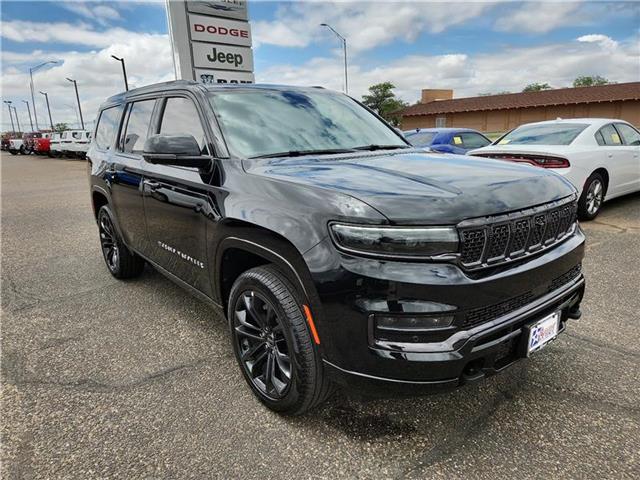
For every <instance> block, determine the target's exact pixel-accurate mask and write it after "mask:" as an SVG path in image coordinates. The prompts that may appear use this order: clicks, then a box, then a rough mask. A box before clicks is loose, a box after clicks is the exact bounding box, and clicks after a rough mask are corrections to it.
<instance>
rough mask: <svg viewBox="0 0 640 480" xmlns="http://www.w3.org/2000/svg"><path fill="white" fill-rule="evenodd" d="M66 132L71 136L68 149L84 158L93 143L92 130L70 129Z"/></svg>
mask: <svg viewBox="0 0 640 480" xmlns="http://www.w3.org/2000/svg"><path fill="white" fill-rule="evenodd" d="M65 133H68V134H70V136H71V144H70V145H69V147H68V149H67V151H69V152H72V153H75V154H76V155H77V156H79V157H80V158H84V157H85V155H86V154H87V150H89V144H90V143H91V132H89V131H88V130H70V131H69V132H65Z"/></svg>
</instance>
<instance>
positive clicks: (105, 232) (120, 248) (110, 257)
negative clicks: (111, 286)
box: [98, 205, 144, 279]
mask: <svg viewBox="0 0 640 480" xmlns="http://www.w3.org/2000/svg"><path fill="white" fill-rule="evenodd" d="M98 232H99V233H100V248H101V250H102V256H103V257H104V261H105V263H106V264H107V268H108V269H109V272H111V275H113V276H114V277H116V278H119V279H125V278H133V277H137V276H139V275H140V274H141V273H142V271H143V270H144V260H143V259H142V258H141V257H139V256H138V255H136V254H135V253H133V252H132V251H130V250H129V249H128V248H127V247H126V245H125V244H124V243H123V241H122V239H121V238H120V236H119V234H118V230H117V229H116V228H115V225H114V223H113V217H112V216H111V211H110V210H109V207H107V206H106V205H104V206H102V207H100V211H99V212H98Z"/></svg>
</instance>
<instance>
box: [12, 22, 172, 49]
mask: <svg viewBox="0 0 640 480" xmlns="http://www.w3.org/2000/svg"><path fill="white" fill-rule="evenodd" d="M0 36H2V37H3V38H6V39H7V40H13V41H14V42H20V43H26V42H35V43H50V42H54V43H63V44H71V45H84V46H89V47H108V46H109V45H113V44H118V43H132V42H135V41H138V40H139V39H140V38H143V39H154V38H155V39H161V38H166V37H167V36H166V35H158V34H152V33H136V32H132V31H129V30H125V29H123V28H109V29H107V30H103V31H98V30H94V29H93V28H92V27H91V26H90V25H88V24H86V23H76V24H72V23H66V22H56V23H42V22H30V21H24V20H11V21H8V22H3V23H2V30H1V31H0Z"/></svg>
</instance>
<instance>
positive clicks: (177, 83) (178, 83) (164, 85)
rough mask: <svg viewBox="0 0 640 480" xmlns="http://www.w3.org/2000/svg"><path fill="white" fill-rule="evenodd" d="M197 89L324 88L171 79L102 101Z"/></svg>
mask: <svg viewBox="0 0 640 480" xmlns="http://www.w3.org/2000/svg"><path fill="white" fill-rule="evenodd" d="M185 88H189V89H199V90H204V91H216V90H230V89H237V88H242V89H250V90H311V89H313V90H318V89H324V88H323V87H317V86H312V87H300V86H293V85H271V84H260V83H218V84H214V85H205V84H203V83H199V82H194V81H192V80H171V81H169V82H160V83H154V84H151V85H145V86H144V87H139V88H134V89H133V90H129V91H126V92H120V93H118V94H116V95H112V96H111V97H109V98H107V100H106V101H105V102H104V104H105V105H107V104H116V103H123V102H125V101H126V100H127V99H128V98H129V97H131V96H136V95H141V94H145V93H155V92H158V91H167V90H173V89H176V90H177V89H185Z"/></svg>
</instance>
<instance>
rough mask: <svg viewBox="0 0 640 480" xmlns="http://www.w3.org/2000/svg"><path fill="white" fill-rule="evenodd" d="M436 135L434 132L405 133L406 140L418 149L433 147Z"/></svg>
mask: <svg viewBox="0 0 640 480" xmlns="http://www.w3.org/2000/svg"><path fill="white" fill-rule="evenodd" d="M435 136H436V134H435V133H434V132H413V133H405V135H404V138H406V139H407V140H409V143H410V144H411V145H415V146H416V147H420V146H423V145H431V141H432V140H433V137H435Z"/></svg>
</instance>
